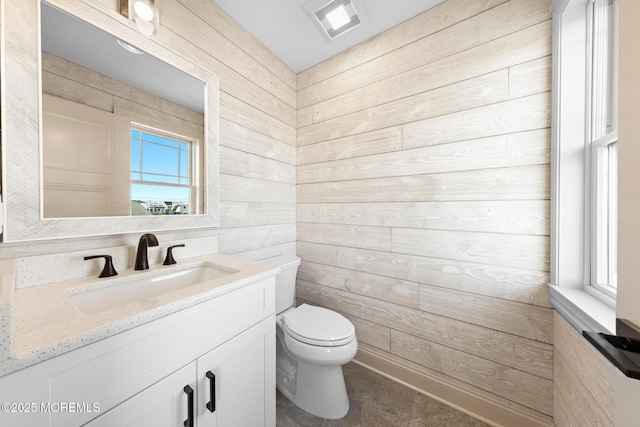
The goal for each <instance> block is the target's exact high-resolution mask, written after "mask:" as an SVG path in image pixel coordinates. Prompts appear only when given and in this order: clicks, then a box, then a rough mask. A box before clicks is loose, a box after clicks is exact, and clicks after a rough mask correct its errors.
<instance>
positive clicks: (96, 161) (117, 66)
mask: <svg viewBox="0 0 640 427" xmlns="http://www.w3.org/2000/svg"><path fill="white" fill-rule="evenodd" d="M17 3H20V4H19V5H18V4H17ZM50 3H52V4H54V6H51V5H49V4H48V3H47V2H42V3H41V4H38V1H37V0H36V1H29V2H16V4H13V3H12V4H11V5H7V7H5V8H3V9H2V13H4V16H3V17H2V18H3V20H2V22H3V27H2V32H3V35H4V36H5V37H3V38H4V40H5V42H6V43H5V49H3V51H2V55H3V57H2V62H3V65H4V73H3V80H4V87H3V91H2V93H1V94H0V96H2V100H1V103H0V105H1V106H2V115H1V119H2V182H1V184H2V198H3V202H4V210H3V212H1V213H4V215H5V221H4V224H5V226H4V229H3V230H2V240H3V242H11V241H24V240H40V239H50V238H66V237H80V236H95V235H104V234H111V235H112V234H121V233H133V232H146V231H161V230H176V229H193V228H205V227H212V226H216V225H218V222H219V213H218V204H219V200H218V170H219V165H218V112H219V106H218V87H219V86H218V77H217V76H215V75H214V74H212V73H211V72H210V71H208V70H205V69H203V68H202V67H200V66H199V65H198V64H196V63H194V62H192V61H190V60H188V59H185V58H184V57H182V56H180V55H177V54H176V53H175V51H178V52H179V51H180V49H183V45H182V44H181V45H179V46H167V47H165V46H163V45H161V44H159V43H158V42H156V41H155V40H154V39H153V38H147V37H145V36H143V35H141V34H140V33H139V32H137V31H136V30H134V29H132V28H131V27H130V26H129V25H128V20H127V19H126V18H124V17H121V16H120V15H118V14H117V13H116V11H106V12H105V11H102V10H100V9H99V8H96V6H92V5H90V4H88V2H76V1H74V0H51V1H50ZM100 7H106V6H104V5H102V6H100ZM52 15H57V16H58V17H57V18H55V17H54V18H52ZM52 19H53V20H52ZM55 19H63V20H70V21H64V22H65V23H60V21H55ZM4 23H6V24H4ZM40 24H42V25H40ZM78 25H79V26H85V27H87V28H89V29H91V31H92V32H93V33H92V34H93V35H84V34H83V35H80V34H79V33H78V31H79V30H77V28H76V26H78ZM48 27H50V28H53V29H54V33H56V35H55V37H54V36H50V35H48V33H47V31H48V29H47V28H48ZM40 28H42V37H43V38H42V40H41V39H40V31H39V30H40ZM63 28H68V29H72V31H71V33H70V34H71V36H70V37H71V41H74V42H75V41H77V40H79V39H82V40H83V41H89V46H90V51H92V52H83V51H82V50H81V48H80V47H78V46H77V45H75V44H74V46H72V47H71V49H68V48H67V49H64V48H62V46H65V44H68V43H69V42H70V41H69V38H68V37H67V39H66V42H61V41H59V40H58V39H62V40H64V34H63V32H62V31H61V29H63ZM73 28H76V29H73ZM9 34H10V35H11V37H6V36H7V35H9ZM96 38H105V40H108V43H110V44H111V47H110V48H111V49H113V48H115V49H116V52H117V54H119V55H124V56H122V58H120V59H115V57H114V56H111V55H112V54H111V53H106V51H105V50H103V49H102V48H98V42H97V41H96V40H95V39H96ZM118 40H119V41H120V44H118ZM40 41H41V42H42V53H41V51H40ZM56 43H58V45H57V46H56ZM60 43H62V44H60ZM167 43H169V44H170V45H171V43H172V42H171V41H170V40H169V41H167ZM181 43H182V42H181ZM134 46H135V47H136V48H137V49H138V50H139V51H141V52H144V54H137V53H132V52H129V51H126V50H125V48H129V49H131V48H132V47H134ZM67 47H68V46H67ZM65 50H66V51H67V52H71V53H62V52H63V51H65ZM188 52H190V51H189V50H188V49H187V51H186V53H188ZM92 54H95V55H93V58H91V56H92ZM73 55H75V57H74V56H73ZM114 55H115V53H114ZM142 57H145V60H150V61H151V62H149V63H148V64H146V65H143V64H142V63H140V62H139V61H140V58H142ZM123 58H126V59H123ZM135 58H138V59H135ZM83 61H89V62H91V61H94V62H101V63H102V66H103V67H106V68H98V69H93V67H94V65H91V64H89V63H83ZM154 61H155V62H154ZM149 64H151V65H149ZM40 65H42V67H41V68H40V67H39V66H40ZM160 69H164V70H166V71H162V72H159V71H158V70H160ZM118 70H119V71H122V70H129V71H131V70H134V71H135V72H134V73H133V76H134V77H137V78H138V80H139V81H138V82H137V83H136V82H135V81H134V80H127V79H128V77H126V75H125V76H124V77H123V76H122V75H118V72H119V71H118ZM125 74H126V73H125ZM159 76H165V80H157V79H155V77H159ZM166 76H169V77H166ZM152 77H154V78H152ZM167 78H168V80H166V79H167ZM153 81H156V84H155V85H153V84H152V85H149V86H150V87H146V86H145V84H147V83H150V82H153ZM181 81H184V82H186V83H185V84H186V85H187V86H182V83H180V85H181V86H180V87H178V82H181ZM65 82H66V85H65V84H63V83H65ZM69 83H70V84H69ZM158 87H160V88H161V89H163V90H165V92H162V91H159V90H158ZM40 89H42V91H41V90H40ZM167 89H168V92H167V91H166V90H167ZM34 93H36V94H37V96H33V94H34ZM180 95H186V96H180ZM87 111H88V114H85V113H87ZM87 116H88V117H90V119H87ZM96 117H97V119H96ZM63 130H64V132H63ZM67 132H70V133H67ZM120 136H123V138H122V139H118V137H120ZM105 140H106V141H109V143H108V144H106V145H105V144H103V143H102V142H101V141H105ZM138 187H143V188H145V189H146V190H149V189H151V190H153V191H147V192H146V193H144V194H143V195H140V194H141V193H139V192H138V190H139V188H138ZM156 190H160V192H158V191H156ZM176 190H177V191H176ZM134 205H135V206H134Z"/></svg>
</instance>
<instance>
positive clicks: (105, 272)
mask: <svg viewBox="0 0 640 427" xmlns="http://www.w3.org/2000/svg"><path fill="white" fill-rule="evenodd" d="M95 258H104V268H103V269H102V273H100V275H99V276H98V277H111V276H117V275H118V272H117V271H116V269H115V268H114V267H113V261H112V260H111V255H91V256H86V257H84V260H85V261H86V260H88V259H95Z"/></svg>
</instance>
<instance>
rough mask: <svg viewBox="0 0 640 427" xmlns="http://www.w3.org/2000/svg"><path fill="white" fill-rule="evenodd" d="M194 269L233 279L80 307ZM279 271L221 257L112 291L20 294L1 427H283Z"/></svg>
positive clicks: (67, 285) (83, 287)
mask: <svg viewBox="0 0 640 427" xmlns="http://www.w3.org/2000/svg"><path fill="white" fill-rule="evenodd" d="M194 266H196V267H198V266H199V267H200V268H201V267H202V266H208V267H209V268H213V267H215V266H218V267H220V269H221V270H222V271H223V272H225V273H226V274H221V275H220V277H213V276H210V277H205V279H204V280H202V281H200V282H199V283H196V284H189V286H186V287H184V288H179V289H175V290H171V291H169V292H166V293H163V294H160V295H156V296H152V297H148V298H147V296H144V298H146V299H144V300H140V301H125V303H126V304H125V305H123V306H116V307H114V306H104V307H103V308H100V307H98V308H97V309H93V310H94V311H93V312H92V314H86V313H84V312H83V311H82V310H83V309H82V308H81V307H80V306H78V305H77V302H74V299H73V297H74V296H76V295H78V293H79V292H85V293H91V292H96V291H98V292H103V291H104V289H105V287H106V288H109V287H114V286H115V287H117V286H122V287H123V288H125V287H126V286H132V284H134V282H133V281H132V280H133V279H132V277H133V278H135V279H136V280H138V277H142V276H143V275H149V276H159V275H165V274H175V273H176V271H178V272H179V271H181V270H184V269H185V268H191V267H194ZM278 271H279V270H278V269H277V268H273V267H270V266H268V265H266V264H261V263H256V262H252V261H247V260H242V259H239V258H235V257H227V256H224V255H220V254H213V255H207V256H202V257H196V258H192V259H190V260H184V261H182V262H181V263H179V266H175V267H169V268H168V269H167V268H166V267H163V266H152V268H151V270H149V271H148V272H144V273H140V272H134V271H124V272H121V274H120V275H119V277H118V276H117V279H114V282H113V283H111V284H110V283H109V282H108V281H107V282H100V281H97V279H96V278H91V279H82V280H71V281H65V282H58V283H53V284H50V285H43V286H37V287H33V288H25V289H16V290H14V291H13V292H14V294H13V295H12V302H13V304H12V315H11V317H12V320H13V321H14V323H13V326H12V329H13V333H12V336H11V341H10V342H11V346H12V349H11V350H12V353H11V355H10V357H9V358H8V359H6V360H3V361H1V362H0V369H1V371H0V372H1V374H2V375H3V376H2V377H0V403H2V405H3V406H2V411H1V412H0V425H3V426H5V425H6V426H15V427H19V426H35V425H37V426H79V425H89V426H105V427H107V426H108V427H110V426H167V427H168V426H175V427H178V426H191V427H195V426H204V425H206V426H232V427H242V426H248V427H249V426H251V427H253V426H274V425H275V392H274V390H275V294H274V283H275V279H274V276H275V274H276V273H278ZM141 275H142V276H141ZM212 277H213V278H212ZM5 280H6V277H5ZM100 280H102V279H100ZM115 280H119V281H115ZM96 283H101V285H99V286H98V285H96ZM104 283H107V285H103V284H104ZM36 290H37V292H35V291H36ZM102 299H105V298H102ZM45 301H46V302H47V303H46V304H45ZM21 311H23V312H21ZM25 365H30V366H27V367H23V366H25Z"/></svg>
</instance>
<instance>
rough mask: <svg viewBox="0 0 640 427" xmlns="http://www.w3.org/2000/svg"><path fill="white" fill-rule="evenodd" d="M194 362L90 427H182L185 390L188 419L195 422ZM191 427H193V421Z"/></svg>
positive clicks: (185, 409) (184, 416)
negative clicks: (189, 389)
mask: <svg viewBox="0 0 640 427" xmlns="http://www.w3.org/2000/svg"><path fill="white" fill-rule="evenodd" d="M195 374H196V362H192V363H190V364H188V365H187V366H185V367H183V368H181V369H179V370H177V371H176V372H174V373H173V374H171V375H169V376H168V377H165V378H164V379H162V380H160V381H158V382H157V383H155V384H154V385H152V386H151V387H149V388H146V389H144V390H143V391H141V392H140V393H138V394H136V395H135V396H133V397H132V398H130V399H128V400H126V401H125V402H123V403H121V404H120V405H118V406H116V407H115V408H113V409H112V410H110V411H109V412H106V413H105V414H104V415H101V416H99V417H98V418H96V419H94V420H93V421H91V422H90V423H88V424H86V426H90V427H114V426H119V427H125V426H126V427H149V426H153V427H183V426H185V425H187V424H184V422H185V421H186V420H187V418H188V416H189V407H188V405H189V398H188V395H187V393H186V392H185V390H184V388H185V386H189V387H191V389H192V407H193V409H192V415H193V417H192V419H193V418H195V405H196V403H195V399H196V396H195V394H196V383H195V378H196V377H195ZM192 427H195V420H194V421H193V425H192Z"/></svg>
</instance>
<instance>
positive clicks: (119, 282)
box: [68, 265, 236, 315]
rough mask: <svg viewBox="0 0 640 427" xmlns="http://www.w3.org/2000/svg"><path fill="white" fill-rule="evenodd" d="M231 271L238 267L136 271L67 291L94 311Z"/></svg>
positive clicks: (86, 311)
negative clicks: (125, 275) (231, 268)
mask: <svg viewBox="0 0 640 427" xmlns="http://www.w3.org/2000/svg"><path fill="white" fill-rule="evenodd" d="M232 273H236V271H235V270H230V269H229V270H227V269H223V268H221V267H218V266H216V267H213V266H211V265H198V266H193V267H191V268H184V269H181V270H179V271H176V270H175V269H172V270H171V271H170V272H162V271H161V270H160V271H158V270H156V271H149V272H141V273H133V274H132V275H130V276H127V277H119V278H114V279H110V280H109V281H105V282H98V283H95V284H92V285H90V286H88V287H86V288H85V289H78V288H75V289H71V290H70V291H68V296H69V299H70V300H71V302H72V303H73V305H74V306H75V307H76V308H77V309H78V310H80V311H81V312H82V313H84V314H88V315H92V314H98V313H102V312H105V311H109V310H112V309H114V308H117V307H121V306H124V305H127V304H131V303H133V302H141V301H145V300H148V299H149V298H152V297H155V296H158V295H162V294H165V293H167V292H172V291H175V290H178V289H184V288H187V287H189V286H193V285H196V284H198V283H202V282H206V281H209V280H214V279H218V278H220V277H224V276H227V275H229V274H232ZM141 276H142V277H141Z"/></svg>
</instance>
